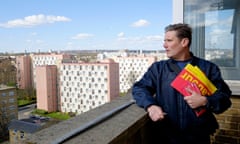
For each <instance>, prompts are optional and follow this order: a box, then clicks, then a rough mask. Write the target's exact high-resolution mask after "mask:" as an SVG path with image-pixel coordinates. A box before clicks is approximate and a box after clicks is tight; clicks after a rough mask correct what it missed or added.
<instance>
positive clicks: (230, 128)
mask: <svg viewBox="0 0 240 144" xmlns="http://www.w3.org/2000/svg"><path fill="white" fill-rule="evenodd" d="M231 101H232V106H231V108H229V109H228V110H227V111H225V112H224V113H222V114H219V115H216V118H217V120H218V123H219V129H218V130H217V132H216V133H215V135H214V136H213V137H212V141H213V142H212V143H213V144H240V96H232V97H231Z"/></svg>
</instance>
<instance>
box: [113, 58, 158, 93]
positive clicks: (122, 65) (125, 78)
mask: <svg viewBox="0 0 240 144" xmlns="http://www.w3.org/2000/svg"><path fill="white" fill-rule="evenodd" d="M113 59H114V61H115V62H117V63H119V82H120V92H122V93H125V92H127V91H128V90H129V89H130V88H131V87H132V85H133V83H134V82H135V81H137V80H139V79H140V78H141V77H142V76H143V74H144V73H145V72H146V71H147V69H148V67H149V66H150V65H151V64H152V63H153V62H155V61H156V60H157V57H154V56H145V55H136V56H125V57H115V58H113Z"/></svg>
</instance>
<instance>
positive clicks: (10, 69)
mask: <svg viewBox="0 0 240 144" xmlns="http://www.w3.org/2000/svg"><path fill="white" fill-rule="evenodd" d="M15 83H16V68H15V58H13V57H9V56H8V57H0V84H5V85H7V84H15Z"/></svg>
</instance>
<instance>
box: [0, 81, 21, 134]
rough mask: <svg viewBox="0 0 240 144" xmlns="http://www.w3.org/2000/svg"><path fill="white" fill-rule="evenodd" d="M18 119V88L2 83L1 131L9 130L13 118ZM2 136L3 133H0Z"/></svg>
mask: <svg viewBox="0 0 240 144" xmlns="http://www.w3.org/2000/svg"><path fill="white" fill-rule="evenodd" d="M13 119H18V106H17V95H16V88H14V87H7V86H4V85H0V123H1V127H0V133H1V134H4V133H5V132H7V130H8V129H7V126H8V124H9V123H10V121H11V120H13ZM0 136H1V135H0Z"/></svg>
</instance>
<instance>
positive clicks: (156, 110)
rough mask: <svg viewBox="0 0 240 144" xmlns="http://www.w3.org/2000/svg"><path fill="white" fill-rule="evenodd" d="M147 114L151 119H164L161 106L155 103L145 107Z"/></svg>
mask: <svg viewBox="0 0 240 144" xmlns="http://www.w3.org/2000/svg"><path fill="white" fill-rule="evenodd" d="M147 111H148V115H149V117H150V118H151V119H152V121H158V120H162V119H164V115H166V113H165V112H163V111H162V108H161V107H159V106H157V105H151V106H149V107H148V108H147Z"/></svg>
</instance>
